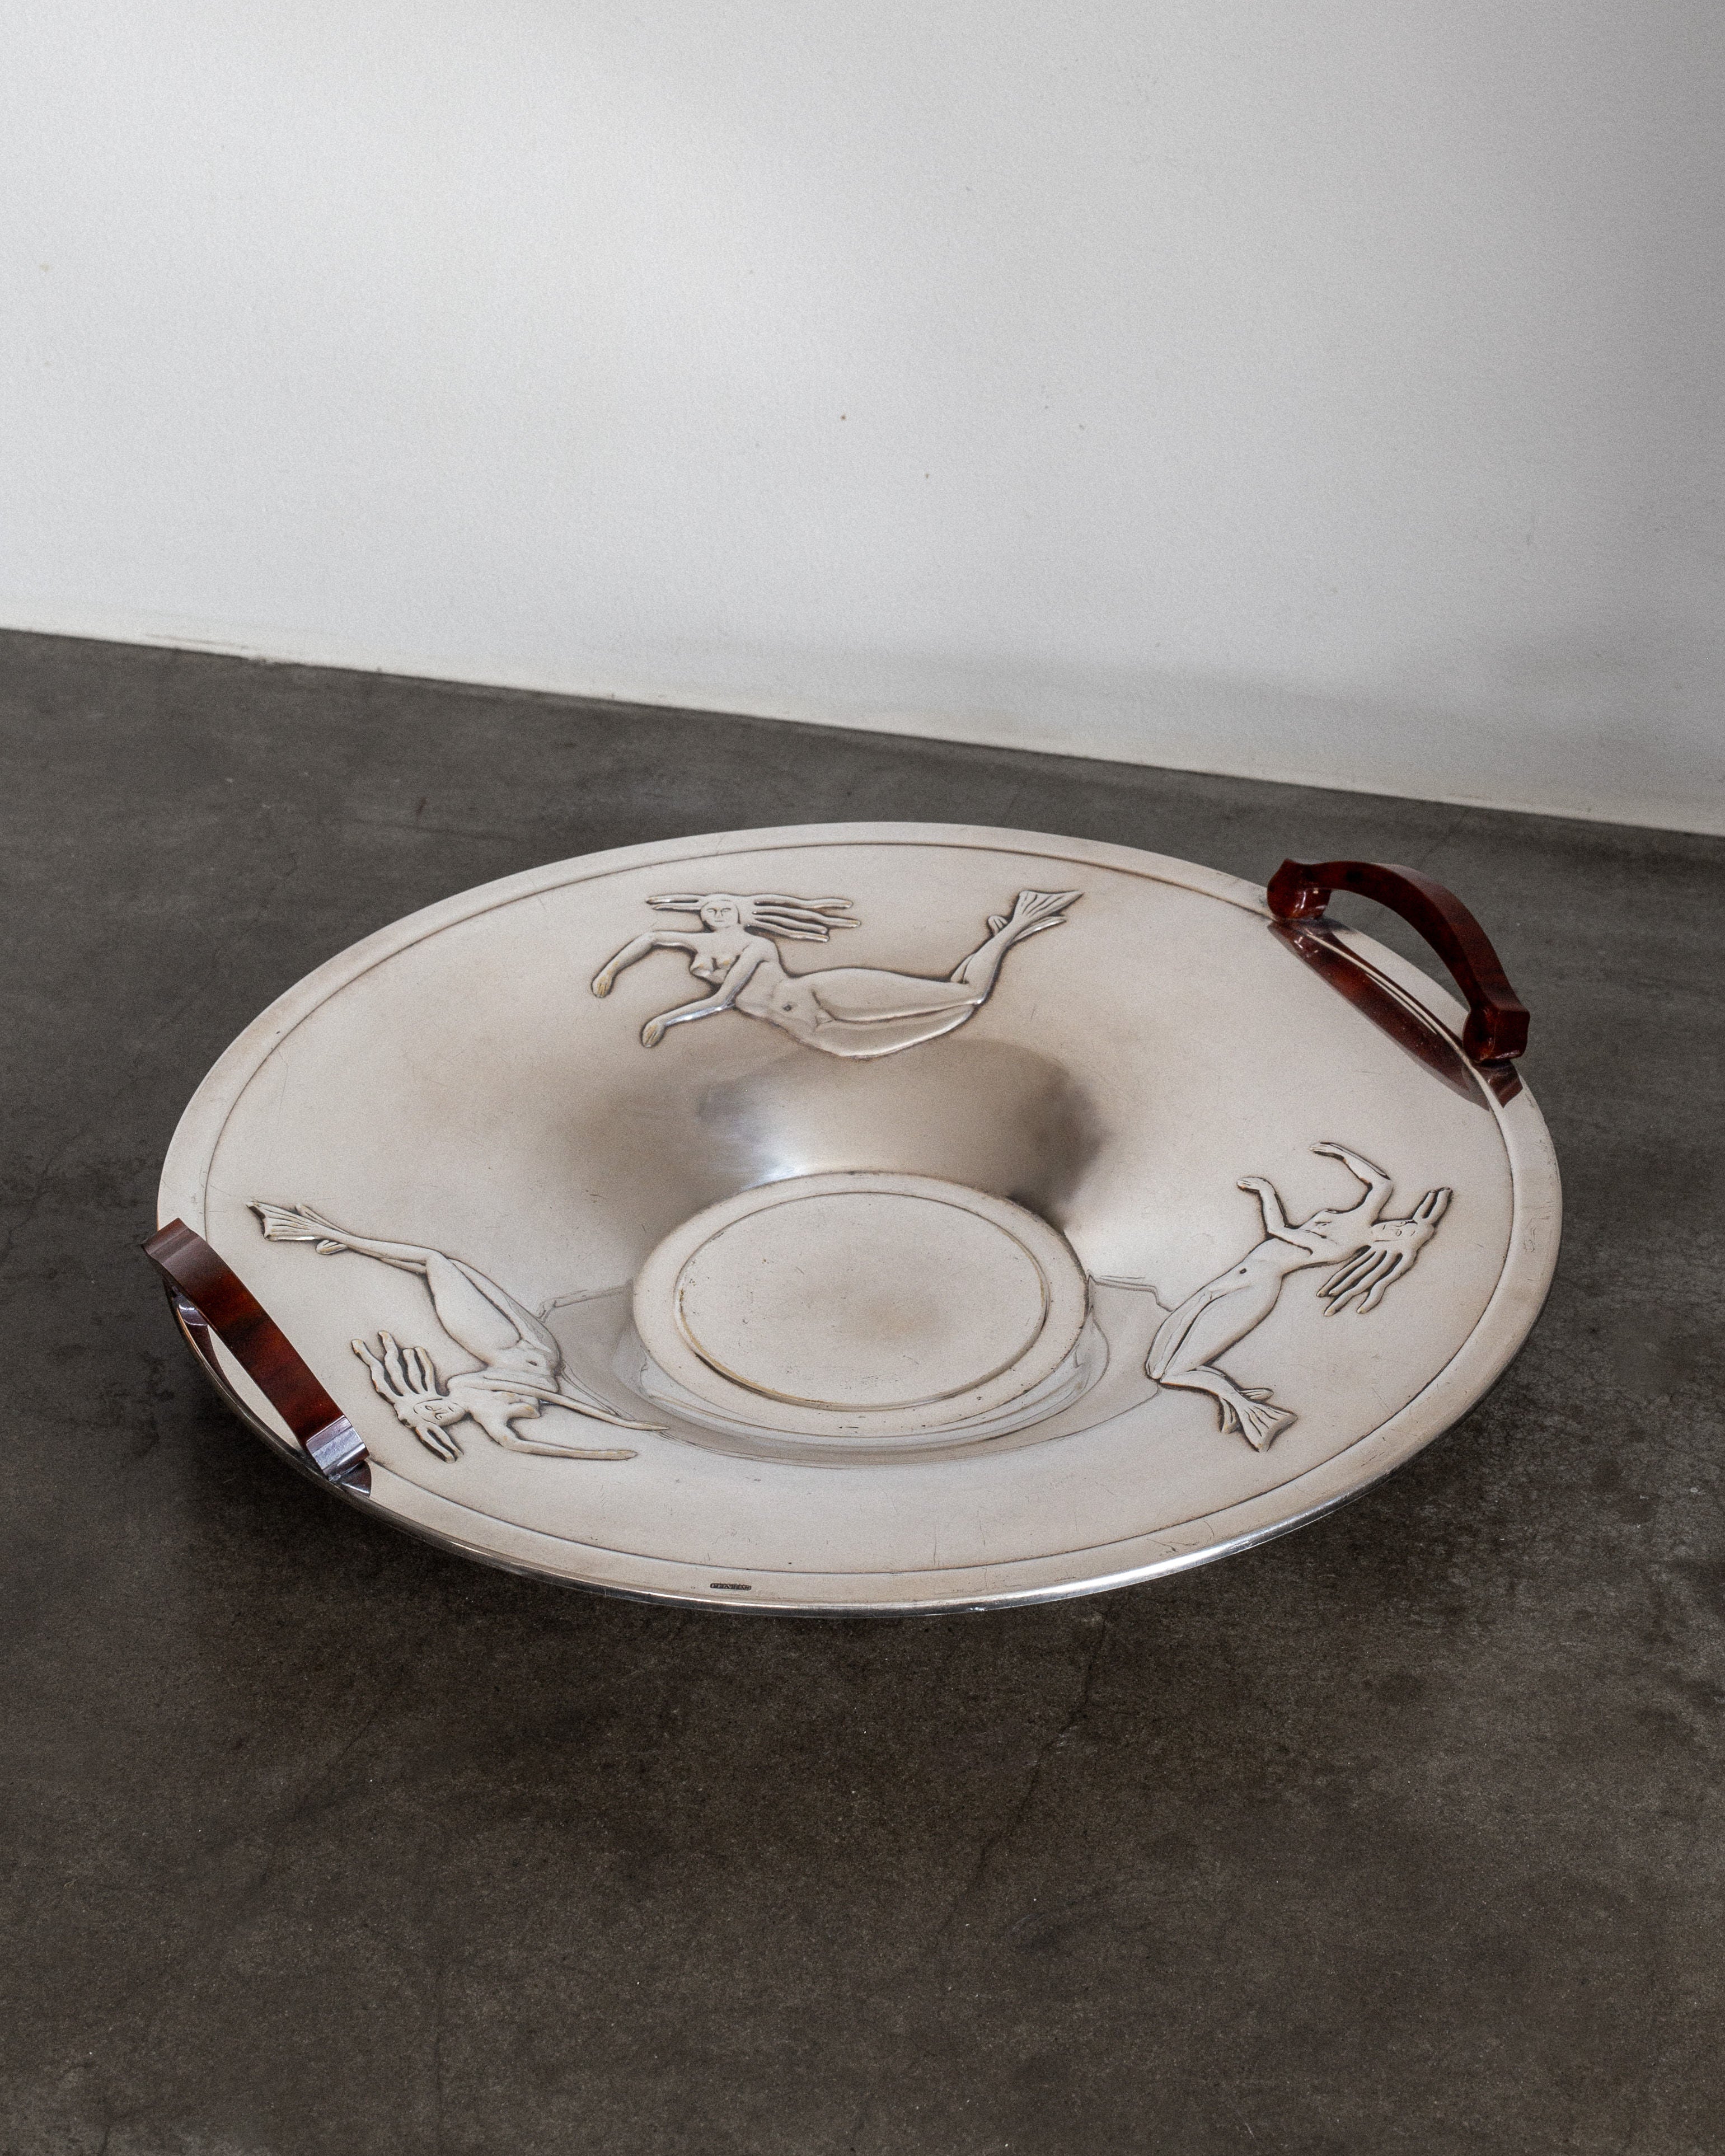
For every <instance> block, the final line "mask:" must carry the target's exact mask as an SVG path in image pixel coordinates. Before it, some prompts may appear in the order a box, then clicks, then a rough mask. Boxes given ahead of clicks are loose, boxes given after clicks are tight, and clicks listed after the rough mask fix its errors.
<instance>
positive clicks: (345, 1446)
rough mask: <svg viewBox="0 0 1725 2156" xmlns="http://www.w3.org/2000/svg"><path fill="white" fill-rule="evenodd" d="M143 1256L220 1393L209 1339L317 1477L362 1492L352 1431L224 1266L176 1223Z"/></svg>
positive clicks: (366, 1473)
mask: <svg viewBox="0 0 1725 2156" xmlns="http://www.w3.org/2000/svg"><path fill="white" fill-rule="evenodd" d="M144 1255H145V1256H146V1258H147V1259H148V1260H150V1262H151V1265H154V1266H155V1268H156V1270H157V1272H159V1273H160V1274H161V1275H162V1279H163V1280H164V1281H166V1282H167V1291H168V1296H169V1300H170V1301H172V1304H173V1306H174V1309H175V1311H176V1312H177V1314H178V1316H179V1317H180V1320H181V1322H182V1323H183V1324H184V1326H185V1327H186V1329H187V1332H190V1333H191V1335H192V1341H193V1346H194V1347H196V1348H197V1349H198V1353H199V1354H201V1355H202V1356H203V1359H204V1361H205V1362H206V1363H208V1365H209V1367H210V1368H211V1370H212V1371H213V1372H214V1373H215V1377H216V1381H217V1383H218V1384H219V1385H220V1386H221V1387H222V1388H223V1390H224V1391H227V1390H228V1381H227V1379H226V1378H225V1377H224V1376H223V1373H222V1369H221V1366H220V1365H219V1364H218V1363H217V1361H216V1359H215V1356H214V1353H213V1351H212V1350H211V1347H210V1345H209V1335H210V1334H211V1333H212V1332H213V1333H214V1334H215V1336H216V1337H217V1339H218V1340H219V1341H220V1342H221V1343H222V1345H223V1347H225V1348H226V1349H227V1350H228V1353H229V1354H230V1355H232V1356H233V1358H234V1361H235V1362H236V1363H239V1367H240V1368H241V1369H242V1370H244V1372H245V1373H246V1375H247V1376H248V1377H249V1378H250V1379H251V1380H252V1382H253V1383H254V1385H256V1387H257V1388H258V1390H259V1392H260V1393H262V1394H263V1395H264V1399H266V1400H268V1401H269V1403H270V1406H271V1407H273V1408H274V1409H275V1412H276V1413H277V1414H279V1415H280V1417H281V1419H282V1420H283V1421H284V1422H285V1424H287V1426H288V1428H289V1429H290V1430H291V1431H292V1432H293V1434H294V1435H295V1437H296V1438H297V1439H298V1440H299V1441H300V1445H303V1446H304V1448H305V1452H306V1455H307V1456H308V1457H309V1458H310V1460H311V1464H312V1466H314V1467H315V1468H316V1470H317V1471H318V1473H319V1474H320V1475H321V1476H323V1477H324V1478H325V1480H326V1481H330V1482H339V1483H340V1484H341V1486H342V1487H343V1488H344V1489H347V1490H360V1491H369V1490H370V1489H371V1486H372V1476H371V1468H370V1465H369V1457H368V1455H367V1451H366V1448H365V1445H364V1443H363V1441H362V1439H361V1437H360V1435H359V1432H358V1431H357V1430H355V1428H354V1427H353V1424H352V1423H351V1422H349V1421H348V1419H347V1416H346V1415H344V1414H342V1412H341V1409H340V1408H338V1407H337V1406H336V1403H335V1402H334V1401H333V1400H332V1399H331V1398H330V1396H329V1394H327V1393H326V1391H325V1390H324V1389H323V1386H322V1385H321V1383H319V1381H318V1378H317V1376H316V1373H315V1372H314V1371H313V1370H312V1368H311V1365H310V1364H309V1363H306V1362H305V1359H304V1358H302V1357H301V1355H300V1352H299V1350H298V1348H296V1347H295V1346H294V1343H293V1342H292V1341H291V1340H290V1339H289V1338H288V1337H287V1335H286V1333H285V1332H283V1331H282V1329H281V1327H280V1326H279V1325H278V1324H277V1323H276V1322H275V1319H274V1318H273V1317H271V1316H270V1313H269V1312H268V1311H267V1310H265V1309H264V1306H263V1305H262V1303H260V1302H259V1301H258V1299H257V1297H256V1296H254V1294H253V1293H252V1291H251V1290H250V1289H249V1287H248V1286H246V1284H245V1282H244V1281H243V1280H241V1279H240V1277H239V1274H238V1273H236V1272H235V1271H234V1270H233V1268H232V1267H231V1266H230V1265H228V1263H227V1261H226V1260H225V1259H223V1258H219V1257H218V1256H217V1255H216V1253H215V1252H214V1251H213V1250H212V1249H211V1248H210V1246H209V1245H208V1243H206V1242H205V1241H204V1240H203V1236H202V1235H198V1234H197V1233H196V1232H195V1231H194V1230H193V1229H190V1228H188V1227H187V1225H186V1224H185V1222H184V1221H183V1220H170V1221H169V1222H168V1224H167V1226H166V1227H165V1228H158V1229H157V1231H156V1233H155V1234H154V1235H152V1236H151V1238H150V1240H149V1241H148V1242H147V1243H146V1244H145V1245H144ZM200 1335H202V1337H199V1336H200Z"/></svg>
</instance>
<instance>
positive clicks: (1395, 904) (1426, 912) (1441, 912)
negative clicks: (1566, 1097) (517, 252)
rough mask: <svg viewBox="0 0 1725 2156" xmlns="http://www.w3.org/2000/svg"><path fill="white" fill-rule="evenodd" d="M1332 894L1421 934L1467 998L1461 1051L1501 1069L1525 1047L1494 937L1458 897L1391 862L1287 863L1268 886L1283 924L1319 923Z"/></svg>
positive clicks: (1523, 1020)
mask: <svg viewBox="0 0 1725 2156" xmlns="http://www.w3.org/2000/svg"><path fill="white" fill-rule="evenodd" d="M1332 891H1357V892H1358V894H1359V896H1361V897H1362V898H1375V899H1376V900H1377V901H1378V904H1379V905H1380V906H1389V909H1390V911H1392V912H1394V913H1399V914H1400V916H1401V917H1402V919H1403V920H1404V921H1406V922H1407V923H1408V924H1409V927H1413V928H1417V929H1418V930H1419V932H1420V934H1421V935H1422V936H1423V937H1425V940H1426V942H1428V943H1430V946H1431V947H1432V948H1433V950H1434V951H1435V952H1437V954H1438V956H1439V957H1440V958H1441V959H1442V960H1443V962H1444V963H1445V965H1446V966H1447V967H1448V968H1449V969H1450V972H1451V973H1453V974H1454V975H1455V985H1456V986H1457V987H1458V988H1460V989H1461V993H1462V994H1463V995H1464V996H1465V997H1466V998H1467V1024H1466V1026H1464V1027H1463V1029H1462V1033H1461V1045H1462V1046H1463V1047H1464V1048H1465V1049H1466V1050H1467V1053H1468V1054H1469V1055H1471V1057H1472V1058H1473V1060H1474V1061H1475V1062H1476V1063H1503V1062H1505V1061H1507V1059H1508V1058H1509V1057H1511V1056H1512V1055H1520V1054H1521V1053H1522V1050H1523V1049H1525V1048H1526V1046H1527V1006H1526V1005H1525V1004H1523V1003H1522V999H1521V998H1520V997H1519V996H1518V995H1517V993H1516V992H1515V990H1514V989H1513V988H1511V986H1510V984H1509V980H1508V978H1507V975H1506V974H1505V973H1504V970H1503V965H1502V961H1501V960H1500V959H1499V957H1498V956H1497V952H1496V951H1494V950H1493V949H1492V947H1491V938H1490V937H1488V936H1487V935H1486V932H1485V930H1484V929H1483V928H1481V926H1480V924H1479V923H1478V921H1476V920H1475V919H1474V917H1473V916H1472V914H1471V913H1470V912H1469V911H1468V910H1467V908H1466V906H1464V905H1463V904H1462V903H1461V900H1460V899H1459V898H1457V897H1456V896H1455V892H1454V891H1450V890H1448V889H1447V888H1446V887H1445V885H1442V884H1440V883H1435V882H1433V880H1432V879H1431V878H1430V876H1426V875H1420V871H1419V870H1417V869H1405V868H1400V867H1399V866H1398V865H1396V864H1395V863H1394V861H1284V862H1283V863H1282V865H1281V867H1280V868H1279V869H1278V870H1276V874H1275V875H1273V876H1271V879H1270V886H1269V898H1270V911H1271V912H1272V913H1273V914H1275V915H1276V918H1277V919H1278V920H1280V921H1317V920H1318V919H1320V918H1322V914H1323V910H1324V908H1325V906H1327V904H1328V903H1329V898H1330V893H1331V892H1332Z"/></svg>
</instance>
